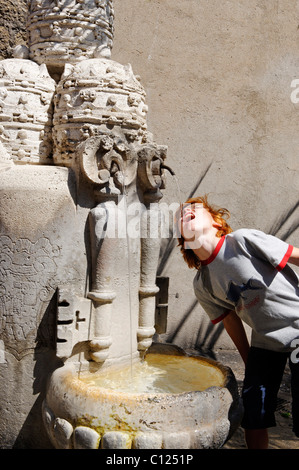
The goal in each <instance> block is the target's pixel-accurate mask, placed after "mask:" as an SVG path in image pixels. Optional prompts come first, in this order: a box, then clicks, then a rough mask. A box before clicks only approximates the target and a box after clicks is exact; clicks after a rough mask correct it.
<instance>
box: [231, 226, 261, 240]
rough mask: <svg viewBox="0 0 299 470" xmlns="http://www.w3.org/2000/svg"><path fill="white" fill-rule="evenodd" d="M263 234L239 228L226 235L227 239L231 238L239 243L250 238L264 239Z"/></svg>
mask: <svg viewBox="0 0 299 470" xmlns="http://www.w3.org/2000/svg"><path fill="white" fill-rule="evenodd" d="M264 236H265V234H264V232H262V231H261V230H256V229H251V228H239V229H238V230H236V231H234V232H231V233H229V234H228V235H226V237H228V238H233V239H235V240H237V241H241V240H244V239H248V238H249V239H250V238H253V237H254V238H261V237H264Z"/></svg>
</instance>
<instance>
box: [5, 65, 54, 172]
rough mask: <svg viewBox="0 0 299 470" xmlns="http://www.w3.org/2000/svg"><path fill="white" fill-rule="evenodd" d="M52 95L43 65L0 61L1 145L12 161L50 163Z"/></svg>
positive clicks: (50, 82)
mask: <svg viewBox="0 0 299 470" xmlns="http://www.w3.org/2000/svg"><path fill="white" fill-rule="evenodd" d="M54 92H55V81H54V80H53V79H52V78H51V77H50V75H49V73H48V71H47V68H46V66H45V65H38V64H36V63H35V62H32V61H30V60H26V59H16V58H15V59H5V60H2V61H1V62H0V142H2V144H3V146H4V147H5V148H6V150H7V152H8V153H9V155H10V158H11V159H12V160H13V161H14V162H16V163H45V164H49V163H50V164H51V162H52V160H51V157H52V115H53V96H54Z"/></svg>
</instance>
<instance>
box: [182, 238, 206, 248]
mask: <svg viewBox="0 0 299 470" xmlns="http://www.w3.org/2000/svg"><path fill="white" fill-rule="evenodd" d="M201 246H202V242H201V241H200V240H198V239H193V240H188V241H187V240H185V243H184V248H185V250H197V249H198V248H201Z"/></svg>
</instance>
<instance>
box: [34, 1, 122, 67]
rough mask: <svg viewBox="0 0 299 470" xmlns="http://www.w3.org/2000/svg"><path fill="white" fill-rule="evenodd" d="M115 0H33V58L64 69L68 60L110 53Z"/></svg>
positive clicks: (77, 60)
mask: <svg viewBox="0 0 299 470" xmlns="http://www.w3.org/2000/svg"><path fill="white" fill-rule="evenodd" d="M113 21H114V11H113V6H112V1H111V0H33V1H31V6H30V14H29V21H28V30H29V44H30V58H31V59H33V60H34V61H35V62H37V63H38V64H42V63H45V64H46V65H47V66H48V68H49V70H50V72H55V71H57V72H61V71H62V70H63V68H64V65H65V64H66V63H71V64H74V63H77V62H79V61H81V60H85V59H90V58H96V57H108V58H109V57H110V55H111V49H112V43H113Z"/></svg>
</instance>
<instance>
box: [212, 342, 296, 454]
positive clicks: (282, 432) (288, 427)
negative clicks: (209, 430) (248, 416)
mask: <svg viewBox="0 0 299 470" xmlns="http://www.w3.org/2000/svg"><path fill="white" fill-rule="evenodd" d="M216 359H217V360H219V361H220V362H222V363H223V364H224V365H227V366H229V367H230V368H231V369H232V371H233V372H234V374H235V377H236V379H237V382H238V385H239V389H241V387H242V381H243V377H244V365H243V362H242V360H241V359H240V356H239V354H238V353H237V352H234V351H218V352H217V353H216ZM276 422H277V425H276V427H274V428H270V429H269V449H299V439H298V438H296V436H295V435H294V434H293V432H292V411H291V392H290V372H289V368H288V367H287V368H286V370H285V373H284V377H283V380H282V383H281V387H280V390H279V393H278V404H277V411H276ZM223 448H225V449H246V444H245V441H244V436H243V430H242V429H241V428H240V429H238V430H237V431H236V432H235V434H234V435H233V436H232V438H231V439H230V441H229V442H227V443H226V444H225V446H224V447H223Z"/></svg>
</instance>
